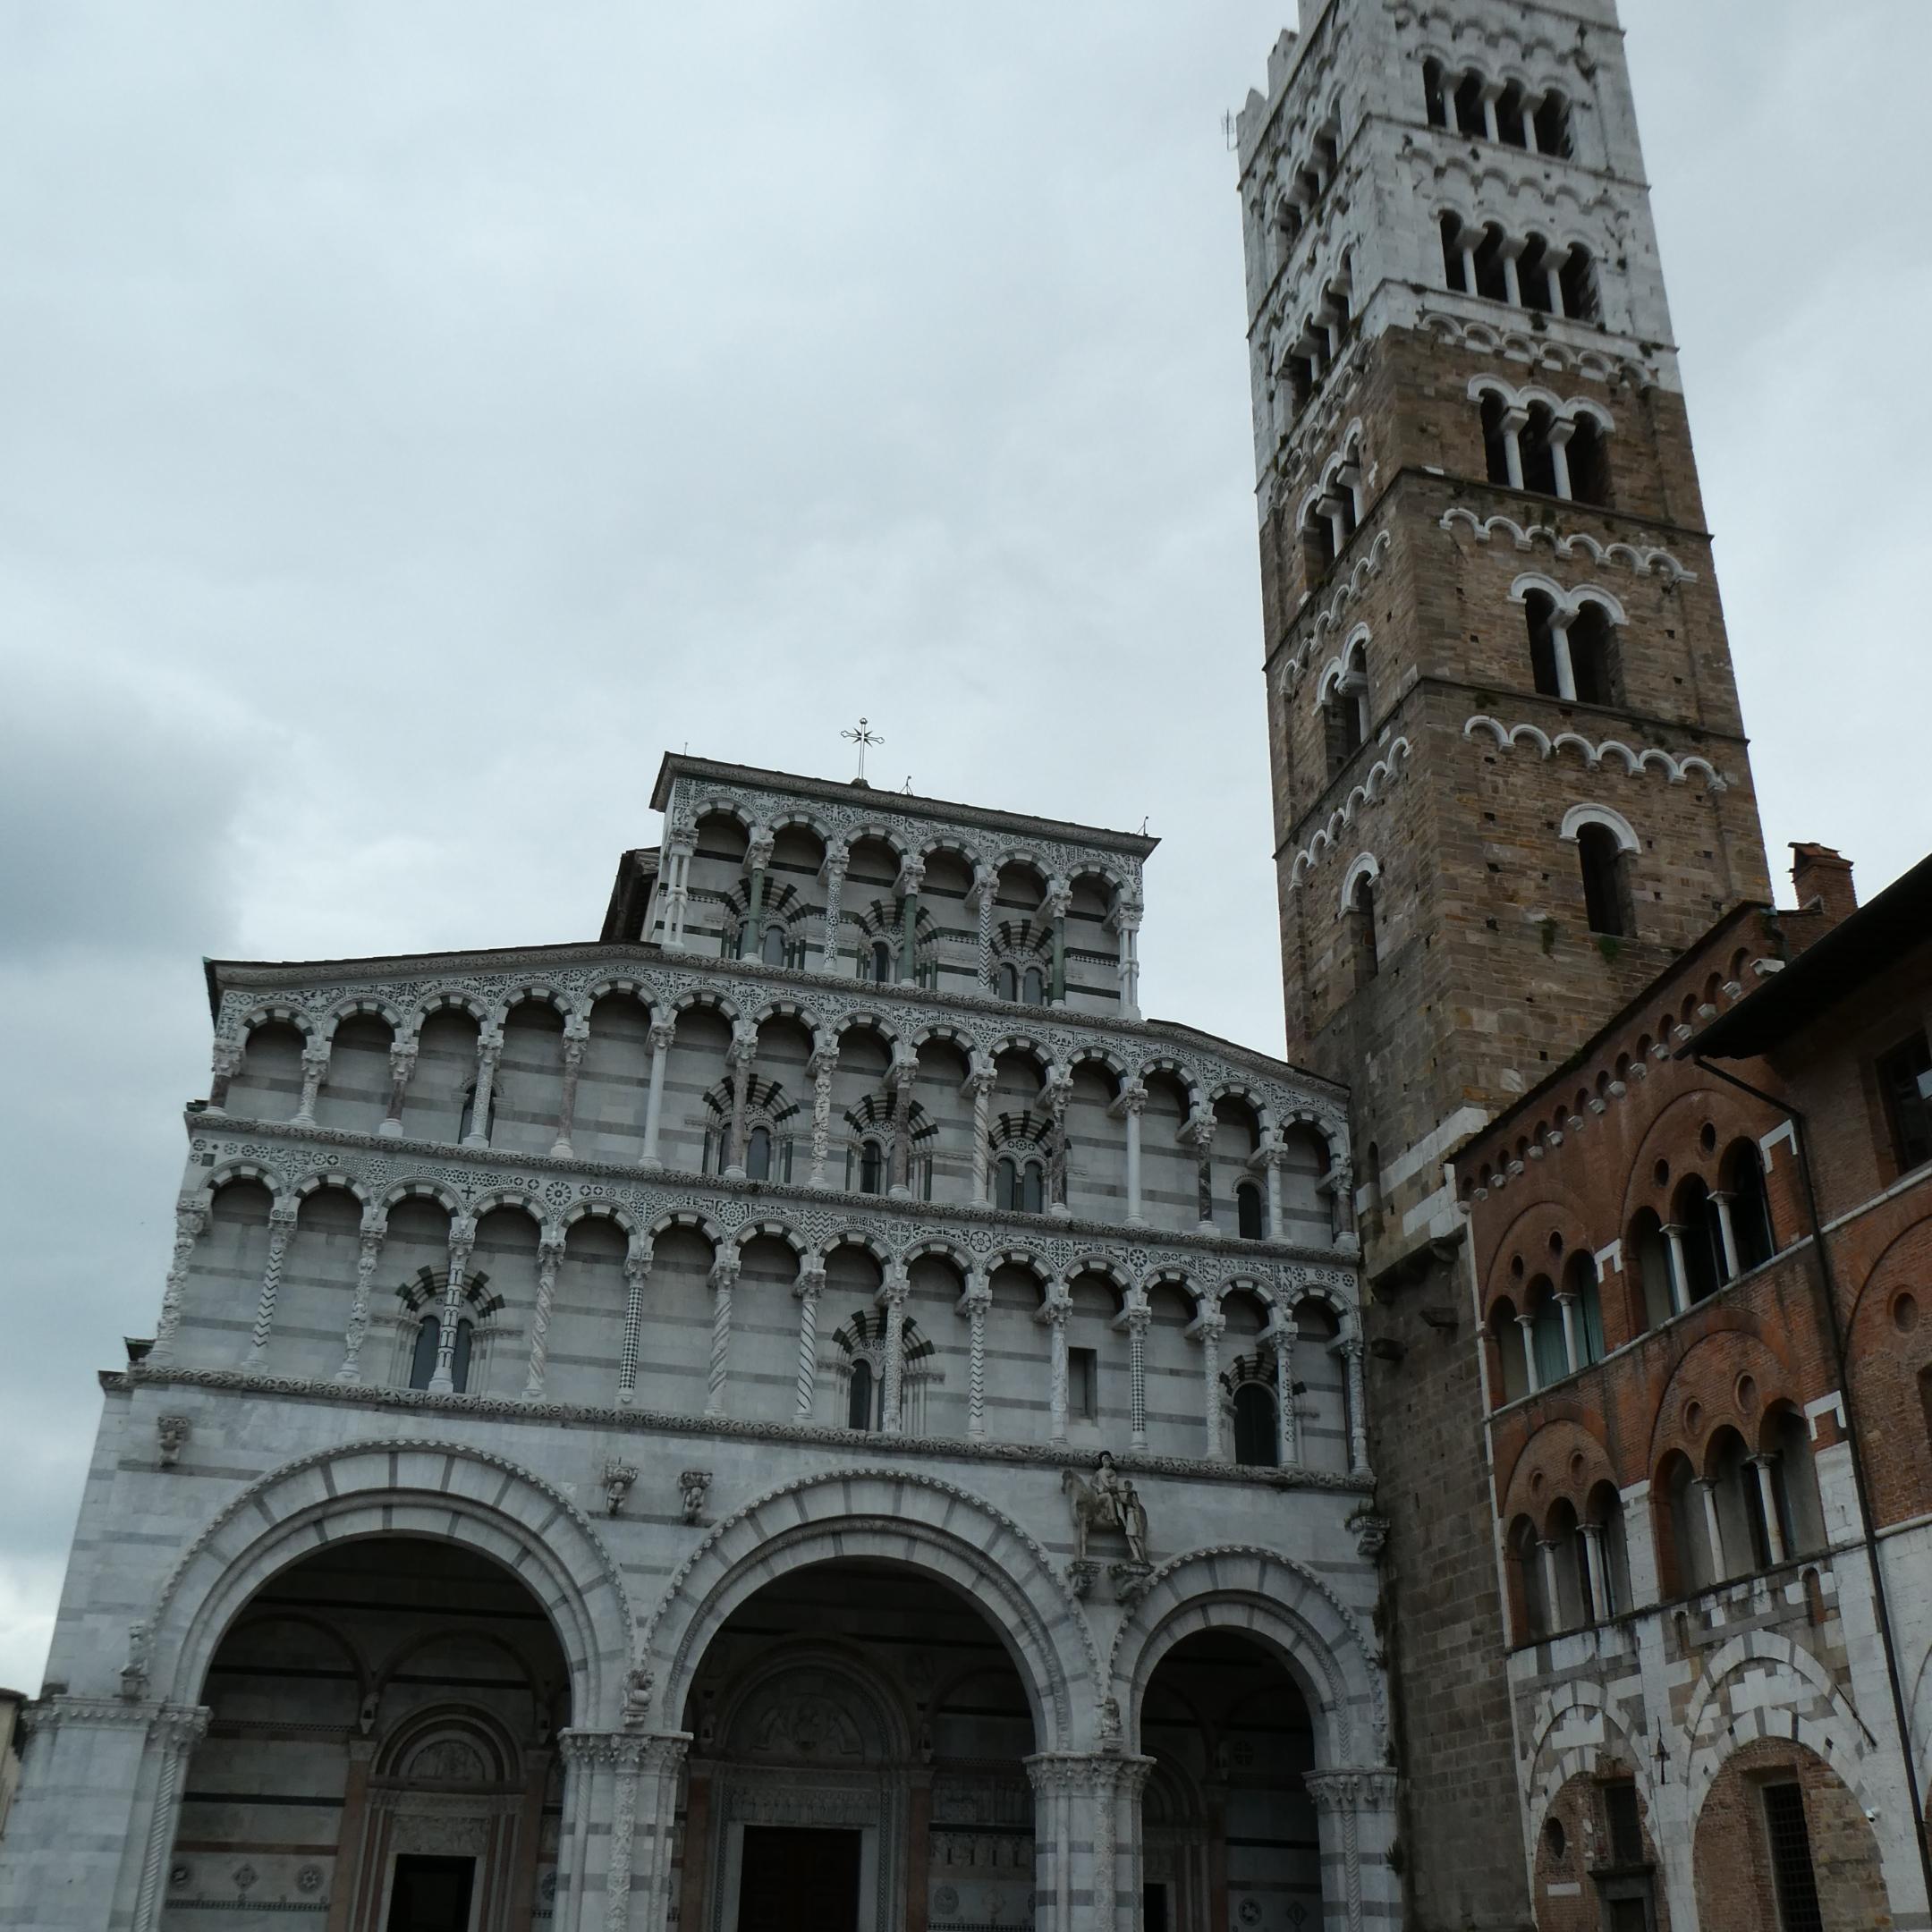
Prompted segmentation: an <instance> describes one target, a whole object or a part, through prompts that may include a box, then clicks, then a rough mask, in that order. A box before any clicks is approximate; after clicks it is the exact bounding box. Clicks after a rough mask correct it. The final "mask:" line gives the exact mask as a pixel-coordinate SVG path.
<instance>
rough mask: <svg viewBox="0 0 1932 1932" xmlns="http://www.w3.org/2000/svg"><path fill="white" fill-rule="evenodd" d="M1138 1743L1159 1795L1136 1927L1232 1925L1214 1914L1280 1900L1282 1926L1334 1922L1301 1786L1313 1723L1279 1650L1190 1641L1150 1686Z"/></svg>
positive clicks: (1221, 1639) (1153, 1804)
mask: <svg viewBox="0 0 1932 1932" xmlns="http://www.w3.org/2000/svg"><path fill="white" fill-rule="evenodd" d="M1140 1748H1141V1750H1142V1752H1143V1753H1144V1754H1145V1755H1147V1756H1149V1757H1151V1758H1153V1759H1154V1770H1153V1773H1152V1775H1151V1776H1150V1779H1149V1788H1150V1790H1151V1791H1153V1792H1156V1793H1157V1796H1156V1797H1155V1798H1154V1799H1153V1800H1152V1801H1150V1802H1149V1803H1148V1804H1147V1806H1146V1807H1145V1809H1144V1812H1143V1816H1144V1818H1146V1824H1145V1826H1144V1832H1143V1849H1144V1855H1145V1866H1144V1869H1143V1875H1142V1877H1143V1884H1144V1886H1145V1891H1144V1893H1143V1895H1142V1898H1141V1900H1140V1912H1139V1913H1138V1914H1136V1915H1135V1922H1136V1923H1139V1924H1141V1925H1143V1926H1145V1927H1147V1928H1149V1932H1152V1928H1158V1927H1166V1928H1170V1932H1180V1928H1197V1927H1206V1926H1208V1925H1210V1924H1213V1923H1216V1922H1219V1923H1229V1924H1232V1923H1234V1922H1236V1921H1235V1920H1233V1919H1232V1918H1224V1919H1216V1918H1215V1917H1214V1916H1213V1911H1214V1905H1215V1902H1216V1901H1218V1902H1221V1905H1222V1909H1223V1910H1225V1905H1226V1902H1227V1901H1229V1900H1230V1899H1232V1898H1235V1897H1250V1898H1270V1899H1273V1900H1275V1901H1277V1902H1278V1913H1279V1915H1280V1918H1281V1923H1282V1924H1284V1925H1285V1926H1299V1925H1307V1926H1319V1925H1322V1924H1324V1923H1325V1922H1326V1913H1325V1911H1324V1898H1323V1891H1322V1868H1323V1860H1322V1847H1321V1843H1320V1830H1319V1823H1318V1818H1317V1817H1316V1812H1315V1806H1314V1802H1313V1801H1312V1800H1311V1798H1310V1797H1309V1792H1308V1789H1307V1786H1306V1784H1305V1783H1304V1779H1305V1777H1306V1775H1307V1774H1308V1773H1309V1771H1311V1770H1312V1769H1313V1768H1314V1764H1315V1728H1314V1720H1313V1717H1312V1715H1311V1713H1310V1711H1309V1704H1308V1700H1307V1699H1306V1698H1305V1697H1304V1696H1303V1694H1302V1691H1301V1686H1300V1685H1299V1684H1298V1683H1297V1682H1296V1681H1295V1679H1294V1678H1293V1677H1292V1675H1291V1674H1289V1672H1288V1669H1287V1667H1286V1665H1284V1664H1283V1663H1282V1662H1281V1660H1280V1659H1279V1657H1277V1656H1276V1654H1275V1652H1274V1651H1273V1650H1272V1649H1269V1648H1267V1647H1265V1646H1264V1645H1262V1644H1260V1643H1258V1642H1257V1641H1256V1640H1254V1639H1253V1638H1251V1637H1249V1636H1246V1635H1243V1634H1237V1633H1235V1632H1233V1631H1215V1630H1210V1631H1197V1632H1196V1633H1195V1634H1193V1635H1192V1636H1190V1637H1186V1638H1183V1639H1182V1640H1181V1641H1180V1642H1179V1643H1177V1644H1175V1645H1174V1648H1172V1649H1171V1650H1169V1651H1168V1652H1167V1654H1166V1655H1165V1657H1162V1658H1161V1660H1160V1662H1159V1663H1158V1664H1157V1665H1156V1666H1155V1668H1154V1672H1153V1674H1152V1675H1151V1676H1150V1677H1149V1678H1148V1684H1147V1689H1146V1691H1145V1693H1144V1694H1143V1696H1142V1699H1141V1706H1140Z"/></svg>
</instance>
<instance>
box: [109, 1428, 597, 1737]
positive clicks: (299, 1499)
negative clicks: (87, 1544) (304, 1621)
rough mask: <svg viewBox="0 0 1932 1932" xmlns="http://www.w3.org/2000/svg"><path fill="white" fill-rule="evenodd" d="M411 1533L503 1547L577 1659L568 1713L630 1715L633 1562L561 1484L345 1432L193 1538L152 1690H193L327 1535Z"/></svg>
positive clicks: (181, 1695) (490, 1460) (163, 1629)
mask: <svg viewBox="0 0 1932 1932" xmlns="http://www.w3.org/2000/svg"><path fill="white" fill-rule="evenodd" d="M375 1536H386V1537H397V1536H411V1537H421V1538H428V1539H429V1540H431V1541H436V1542H453V1543H461V1544H462V1545H464V1546H466V1547H468V1548H470V1549H473V1550H476V1551H477V1552H479V1554H480V1555H485V1556H489V1557H493V1558H494V1559H495V1560H496V1562H497V1563H501V1564H502V1565H503V1566H504V1568H505V1569H506V1570H508V1571H509V1572H511V1573H512V1574H513V1576H515V1577H516V1578H517V1579H518V1580H519V1581H521V1583H523V1584H524V1585H525V1586H526V1587H527V1588H528V1589H530V1593H531V1595H532V1596H534V1597H536V1598H537V1600H538V1602H539V1603H540V1604H542V1606H544V1609H545V1610H546V1612H547V1613H548V1614H549V1617H550V1621H551V1623H552V1624H553V1625H554V1626H555V1630H556V1635H557V1641H558V1642H559V1644H560V1645H561V1646H562V1647H563V1656H564V1658H565V1661H566V1662H567V1663H568V1665H570V1673H571V1721H572V1727H573V1728H575V1729H579V1730H593V1729H606V1728H609V1727H610V1726H613V1725H614V1724H618V1723H619V1722H621V1720H622V1718H623V1696H624V1678H625V1670H626V1665H627V1663H628V1659H629V1654H630V1633H631V1605H630V1599H629V1597H628V1594H627V1592H626V1591H625V1589H624V1584H623V1572H621V1571H620V1570H619V1568H618V1566H617V1563H616V1562H615V1560H614V1558H613V1557H612V1555H611V1553H610V1551H609V1550H608V1549H607V1548H606V1546H605V1544H604V1541H603V1538H601V1537H599V1536H598V1535H597V1530H595V1528H594V1527H593V1526H592V1524H591V1522H590V1520H589V1517H587V1516H586V1515H585V1514H584V1513H582V1511H580V1509H578V1508H577V1506H576V1505H575V1504H573V1503H572V1502H571V1501H570V1500H569V1498H568V1497H566V1496H564V1495H563V1492H562V1491H561V1490H558V1489H556V1488H555V1487H552V1486H551V1485H550V1484H549V1483H547V1482H545V1481H544V1480H543V1479H541V1478H540V1477H538V1476H536V1475H533V1474H532V1473H530V1471H529V1470H524V1469H521V1468H520V1467H518V1465H517V1464H515V1463H513V1462H510V1461H509V1460H507V1459H506V1458H504V1457H502V1456H497V1455H492V1454H490V1453H487V1452H485V1451H481V1450H478V1449H475V1448H472V1447H470V1446H469V1445H466V1444H462V1443H453V1442H413V1441H393V1442H392V1441H385V1442H360V1443H348V1444H344V1445H340V1446H338V1447H336V1448H333V1449H327V1450H324V1451H321V1452H320V1453H317V1454H315V1455H311V1456H305V1457H303V1458H302V1459H301V1460H300V1461H298V1462H291V1463H288V1464H286V1465H284V1467H283V1468H281V1469H279V1470H271V1471H270V1472H269V1473H268V1474H267V1476H264V1477H262V1478H260V1479H258V1480H257V1481H255V1482H252V1483H250V1485H249V1486H248V1487H247V1488H245V1489H244V1490H242V1493H241V1494H240V1495H239V1496H236V1497H234V1498H233V1500H232V1501H231V1502H230V1503H229V1504H228V1505H227V1506H226V1507H225V1509H224V1510H223V1511H222V1512H221V1513H220V1514H219V1515H217V1516H216V1518H215V1520H214V1521H212V1522H211V1523H210V1524H209V1525H208V1528H207V1529H206V1530H203V1531H202V1532H201V1534H200V1535H199V1536H198V1537H197V1538H195V1539H194V1541H193V1542H192V1543H191V1545H190V1546H189V1548H188V1552H187V1554H186V1555H184V1556H183V1557H182V1560H181V1562H180V1563H178V1564H177V1565H176V1566H175V1568H174V1572H172V1573H171V1574H170V1576H169V1577H168V1579H167V1580H166V1582H165V1583H164V1584H163V1586H162V1589H161V1592H160V1596H159V1598H158V1599H157V1603H156V1606H155V1610H154V1614H153V1615H152V1617H151V1619H150V1620H149V1622H148V1626H147V1649H148V1657H149V1658H150V1659H151V1663H150V1666H149V1668H150V1673H151V1680H152V1682H153V1686H154V1691H155V1694H156V1695H157V1696H159V1697H161V1698H162V1699H165V1700H167V1701H170V1702H174V1703H181V1704H191V1703H193V1702H195V1701H196V1699H198V1698H199V1695H200V1691H201V1684H202V1681H203V1679H204V1678H205V1677H206V1676H207V1674H208V1664H209V1662H210V1661H211V1659H212V1658H213V1657H214V1654H215V1648H216V1645H217V1644H219V1643H220V1641H221V1640H222V1636H223V1634H224V1633H225V1631H226V1630H227V1629H228V1626H229V1625H230V1624H231V1623H233V1620H234V1617H235V1614H236V1613H237V1612H238V1611H239V1610H240V1609H241V1608H242V1606H243V1605H244V1604H246V1603H247V1602H248V1600H249V1599H250V1597H252V1596H254V1594H255V1592H256V1591H257V1590H258V1589H260V1588H261V1587H262V1585H263V1584H264V1583H266V1582H267V1580H268V1579H269V1578H270V1577H272V1576H274V1575H275V1573H276V1572H278V1571H280V1570H282V1569H284V1568H285V1567H286V1566H287V1565H288V1564H290V1563H293V1562H295V1561H296V1560H297V1559H298V1558H300V1557H303V1556H307V1555H311V1554H312V1553H313V1552H314V1551H316V1550H317V1549H318V1548H320V1547H322V1546H324V1545H326V1544H330V1543H340V1542H345V1541H349V1540H352V1539H353V1538H364V1537H375Z"/></svg>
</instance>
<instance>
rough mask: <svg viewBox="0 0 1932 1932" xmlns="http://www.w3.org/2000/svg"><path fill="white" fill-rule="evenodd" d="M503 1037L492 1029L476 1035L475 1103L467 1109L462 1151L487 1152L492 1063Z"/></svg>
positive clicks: (500, 1052) (493, 1092)
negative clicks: (463, 1149)
mask: <svg viewBox="0 0 1932 1932" xmlns="http://www.w3.org/2000/svg"><path fill="white" fill-rule="evenodd" d="M503 1047H504V1037H503V1033H502V1031H501V1030H499V1029H497V1028H496V1027H485V1028H484V1029H483V1030H482V1031H481V1032H479V1034H478V1035H477V1071H476V1099H475V1103H474V1104H473V1105H472V1106H471V1107H470V1131H469V1132H468V1133H466V1134H465V1135H464V1136H463V1143H462V1144H463V1145H464V1146H465V1147H466V1148H487V1146H488V1145H489V1140H490V1109H491V1107H492V1106H493V1105H494V1103H495V1101H496V1063H497V1061H498V1060H499V1059H501V1058H502V1056H503Z"/></svg>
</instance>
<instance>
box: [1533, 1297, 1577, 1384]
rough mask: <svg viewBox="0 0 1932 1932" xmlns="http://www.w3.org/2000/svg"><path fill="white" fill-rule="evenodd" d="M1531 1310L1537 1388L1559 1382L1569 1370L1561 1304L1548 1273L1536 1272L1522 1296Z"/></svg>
mask: <svg viewBox="0 0 1932 1932" xmlns="http://www.w3.org/2000/svg"><path fill="white" fill-rule="evenodd" d="M1523 1299H1524V1301H1525V1303H1526V1304H1527V1306H1528V1308H1529V1310H1530V1343H1531V1346H1532V1347H1533V1348H1534V1349H1535V1351H1536V1378H1537V1386H1538V1388H1547V1387H1548V1386H1549V1385H1550V1384H1551V1383H1553V1382H1561V1381H1562V1380H1563V1377H1565V1376H1566V1375H1568V1374H1569V1373H1570V1358H1569V1355H1568V1352H1567V1351H1566V1348H1565V1344H1564V1341H1563V1307H1562V1304H1561V1303H1560V1302H1559V1301H1557V1299H1556V1290H1555V1287H1554V1286H1553V1285H1552V1284H1551V1282H1550V1278H1549V1276H1548V1275H1538V1276H1537V1277H1536V1279H1535V1280H1534V1281H1532V1282H1531V1283H1530V1286H1529V1288H1528V1289H1527V1290H1526V1291H1525V1292H1524V1296H1523Z"/></svg>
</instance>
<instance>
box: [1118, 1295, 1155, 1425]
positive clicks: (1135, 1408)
mask: <svg viewBox="0 0 1932 1932" xmlns="http://www.w3.org/2000/svg"><path fill="white" fill-rule="evenodd" d="M1153 1323H1154V1311H1153V1310H1152V1309H1150V1308H1149V1307H1148V1298H1147V1290H1146V1289H1145V1288H1130V1289H1129V1290H1128V1291H1127V1296H1126V1303H1125V1306H1123V1308H1122V1309H1121V1311H1120V1313H1119V1314H1118V1315H1116V1316H1115V1317H1114V1327H1116V1328H1124V1329H1126V1331H1127V1407H1128V1440H1129V1441H1130V1442H1131V1445H1132V1446H1133V1447H1134V1448H1136V1449H1145V1448H1146V1447H1147V1338H1148V1329H1149V1328H1150V1327H1151V1326H1153Z"/></svg>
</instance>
